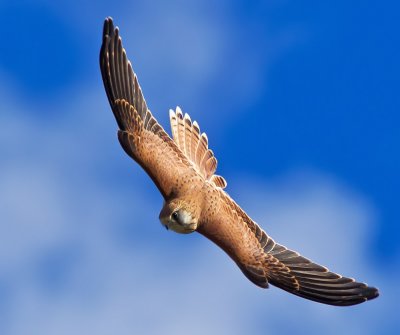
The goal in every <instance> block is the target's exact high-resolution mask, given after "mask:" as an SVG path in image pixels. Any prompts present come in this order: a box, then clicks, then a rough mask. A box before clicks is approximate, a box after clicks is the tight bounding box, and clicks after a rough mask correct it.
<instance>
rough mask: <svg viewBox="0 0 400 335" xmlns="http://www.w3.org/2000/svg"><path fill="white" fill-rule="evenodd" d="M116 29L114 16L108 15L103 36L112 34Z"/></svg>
mask: <svg viewBox="0 0 400 335" xmlns="http://www.w3.org/2000/svg"><path fill="white" fill-rule="evenodd" d="M113 31H114V23H113V19H112V17H110V16H109V17H107V18H106V19H105V20H104V26H103V36H104V37H105V36H106V35H108V36H111V34H112V32H113Z"/></svg>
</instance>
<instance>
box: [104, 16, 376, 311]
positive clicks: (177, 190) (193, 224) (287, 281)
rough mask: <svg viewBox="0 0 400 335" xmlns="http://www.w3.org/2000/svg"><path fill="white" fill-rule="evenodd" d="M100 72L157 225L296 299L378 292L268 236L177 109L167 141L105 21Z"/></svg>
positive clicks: (336, 301) (352, 297)
mask: <svg viewBox="0 0 400 335" xmlns="http://www.w3.org/2000/svg"><path fill="white" fill-rule="evenodd" d="M100 68H101V74H102V78H103V82H104V87H105V90H106V93H107V97H108V100H109V102H110V105H111V109H112V111H113V113H114V116H115V119H116V121H117V124H118V127H119V130H118V139H119V142H120V143H121V146H122V147H123V149H124V150H125V152H126V153H127V154H128V155H129V156H130V157H132V158H133V159H134V160H135V161H136V162H137V163H138V164H139V165H140V166H141V167H142V168H143V169H144V170H145V171H146V172H147V174H148V175H149V176H150V178H151V179H152V180H153V182H154V183H155V184H156V186H157V188H158V189H159V191H160V192H161V194H162V196H163V198H164V206H163V208H162V210H161V212H160V216H159V218H160V221H161V223H162V224H163V225H164V226H165V227H166V228H167V229H171V230H174V231H175V232H178V233H184V234H186V233H192V232H194V231H197V232H198V233H200V234H202V235H204V236H205V237H207V238H208V239H210V240H211V241H213V242H214V243H215V244H217V245H218V246H219V247H221V248H222V249H223V250H224V251H225V252H226V253H227V254H228V255H229V256H230V257H231V258H232V259H233V260H234V261H235V262H236V264H237V265H238V266H239V268H240V270H241V271H242V272H243V273H244V275H245V276H246V277H247V278H248V279H250V280H251V281H252V282H253V283H254V284H256V285H258V286H260V287H263V288H267V287H268V284H269V283H271V284H272V285H275V286H277V287H279V288H282V289H284V290H285V291H288V292H290V293H293V294H295V295H298V296H300V297H303V298H306V299H310V300H314V301H317V302H321V303H325V304H330V305H337V306H347V305H355V304H359V303H361V302H364V301H367V300H370V299H373V298H376V297H377V296H378V290H377V289H376V288H374V287H369V286H367V285H366V284H364V283H359V282H356V281H355V280H354V279H351V278H346V277H342V276H341V275H338V274H336V273H333V272H330V271H329V270H328V269H327V268H325V267H323V266H320V265H318V264H315V263H313V262H312V261H310V260H309V259H307V258H305V257H302V256H300V255H299V254H298V253H297V252H295V251H292V250H289V249H287V248H286V247H284V246H282V245H280V244H278V243H276V242H275V241H274V240H273V239H272V238H271V237H269V236H268V235H267V234H266V233H265V232H264V231H263V230H262V229H261V228H260V227H259V226H258V225H257V224H256V223H255V222H254V221H253V220H252V219H251V218H250V217H249V216H248V215H247V214H246V213H245V212H244V211H243V210H242V209H241V208H240V207H239V205H237V204H236V202H235V201H233V200H232V199H231V198H230V197H229V195H228V194H227V193H226V192H225V191H224V188H225V187H226V185H227V183H226V181H225V179H224V178H223V177H221V176H219V175H216V174H215V171H216V169H217V160H216V158H215V156H214V153H213V152H212V150H210V149H209V147H208V138H207V136H206V135H205V134H204V133H202V132H201V131H200V127H199V125H198V124H197V122H196V121H194V122H192V120H191V119H190V117H189V115H188V114H183V113H182V111H181V110H180V109H179V107H178V108H177V109H176V111H172V110H171V111H170V122H171V130H172V138H171V137H170V136H169V135H168V134H167V132H166V131H165V130H164V129H163V127H162V126H161V125H160V124H159V123H158V122H157V120H156V119H155V118H154V117H153V115H152V113H151V112H150V110H149V109H148V107H147V104H146V101H145V99H144V97H143V94H142V90H141V88H140V86H139V83H138V80H137V76H136V74H135V72H134V71H133V69H132V65H131V63H130V61H129V60H128V58H127V55H126V52H125V49H124V48H123V46H122V40H121V37H120V36H119V30H118V28H114V25H113V21H112V19H111V18H107V19H106V20H105V22H104V29H103V44H102V46H101V50H100Z"/></svg>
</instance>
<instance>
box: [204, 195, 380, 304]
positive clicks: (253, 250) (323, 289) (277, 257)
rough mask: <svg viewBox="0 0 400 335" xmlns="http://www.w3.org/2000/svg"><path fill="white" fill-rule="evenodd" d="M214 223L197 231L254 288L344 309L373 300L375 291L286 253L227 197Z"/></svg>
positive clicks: (294, 254) (291, 253)
mask: <svg viewBox="0 0 400 335" xmlns="http://www.w3.org/2000/svg"><path fill="white" fill-rule="evenodd" d="M220 194H221V197H222V201H223V203H224V205H223V206H222V208H221V210H220V214H219V215H218V219H216V220H214V221H212V222H205V223H204V224H203V225H201V226H200V227H199V229H198V231H199V232H200V233H201V234H203V235H204V236H206V237H207V238H209V239H211V240H212V241H213V242H215V243H216V244H217V245H219V246H220V247H221V248H222V249H223V250H224V251H225V252H227V253H228V255H229V256H230V257H231V258H232V259H233V260H234V261H235V262H236V263H237V265H238V266H239V268H240V269H241V270H242V272H243V273H244V274H245V275H246V277H247V278H248V279H250V280H251V281H252V282H253V283H254V284H256V285H258V286H260V287H263V288H267V287H268V283H271V284H272V285H275V286H277V287H279V288H281V289H283V290H285V291H288V292H290V293H293V294H295V295H298V296H300V297H303V298H306V299H310V300H314V301H317V302H321V303H324V304H329V305H336V306H348V305H355V304H359V303H362V302H364V301H367V300H370V299H373V298H376V297H377V296H378V294H379V293H378V290H377V289H376V288H373V287H368V286H367V285H366V284H364V283H358V282H356V281H355V280H354V279H352V278H346V277H342V276H341V275H338V274H336V273H333V272H330V271H329V270H328V269H327V268H325V267H323V266H321V265H318V264H316V263H314V262H312V261H311V260H309V259H307V258H305V257H303V256H301V255H299V254H298V253H297V252H295V251H292V250H289V249H287V248H286V247H284V246H282V245H280V244H278V243H276V242H275V241H274V240H273V239H272V238H270V237H269V236H268V235H267V234H266V233H265V232H264V231H263V230H262V229H261V228H260V227H259V226H258V225H257V224H256V223H255V222H254V221H252V220H251V219H250V218H249V217H248V216H247V215H246V213H245V212H244V211H243V210H242V209H241V208H240V207H239V206H238V205H237V204H236V203H235V202H234V201H233V200H232V199H231V198H229V196H228V195H227V194H226V193H225V192H223V191H220Z"/></svg>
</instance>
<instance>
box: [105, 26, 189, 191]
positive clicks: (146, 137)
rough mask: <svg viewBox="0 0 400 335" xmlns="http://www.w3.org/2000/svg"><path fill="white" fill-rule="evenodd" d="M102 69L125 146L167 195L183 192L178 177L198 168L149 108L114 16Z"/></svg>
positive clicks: (106, 28) (106, 42) (123, 145)
mask: <svg viewBox="0 0 400 335" xmlns="http://www.w3.org/2000/svg"><path fill="white" fill-rule="evenodd" d="M100 68H101V74H102V78H103V82H104V87H105V90H106V93H107V97H108V100H109V102H110V105H111V108H112V111H113V113H114V116H115V119H116V121H117V123H118V127H119V129H120V130H119V131H118V139H119V141H120V143H121V145H122V147H123V148H124V150H125V151H126V153H127V154H128V155H129V156H131V157H132V158H133V159H134V160H135V161H137V162H138V163H139V164H140V165H141V166H142V167H143V169H144V170H145V171H146V172H147V173H148V174H149V176H150V177H151V178H152V180H153V181H154V183H155V184H156V185H157V187H158V189H159V190H160V192H161V193H162V195H163V196H164V198H167V197H168V196H169V195H171V193H173V192H174V193H177V192H179V190H176V189H174V181H175V180H176V176H178V175H182V174H183V173H192V174H193V173H195V171H192V170H193V169H191V164H190V162H189V161H188V159H187V158H186V156H185V155H184V154H183V153H182V151H181V150H180V149H179V148H178V146H177V145H176V144H175V142H174V141H173V140H172V139H171V138H170V137H169V136H168V134H167V133H166V132H165V131H164V129H163V128H162V126H161V125H160V124H159V123H158V122H157V120H156V119H155V118H154V117H153V115H152V114H151V112H150V110H149V109H148V108H147V104H146V101H145V99H144V97H143V94H142V90H141V88H140V85H139V82H138V80H137V76H136V74H135V73H134V72H133V70H132V65H131V63H130V61H128V59H127V56H126V52H125V49H124V48H123V46H122V40H121V37H120V36H119V30H118V28H114V25H113V22H112V19H111V18H107V19H106V20H105V22H104V29H103V44H102V46H101V50H100Z"/></svg>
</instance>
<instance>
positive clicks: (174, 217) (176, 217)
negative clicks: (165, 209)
mask: <svg viewBox="0 0 400 335" xmlns="http://www.w3.org/2000/svg"><path fill="white" fill-rule="evenodd" d="M172 218H173V219H174V220H175V221H178V218H179V215H178V212H173V213H172Z"/></svg>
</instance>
